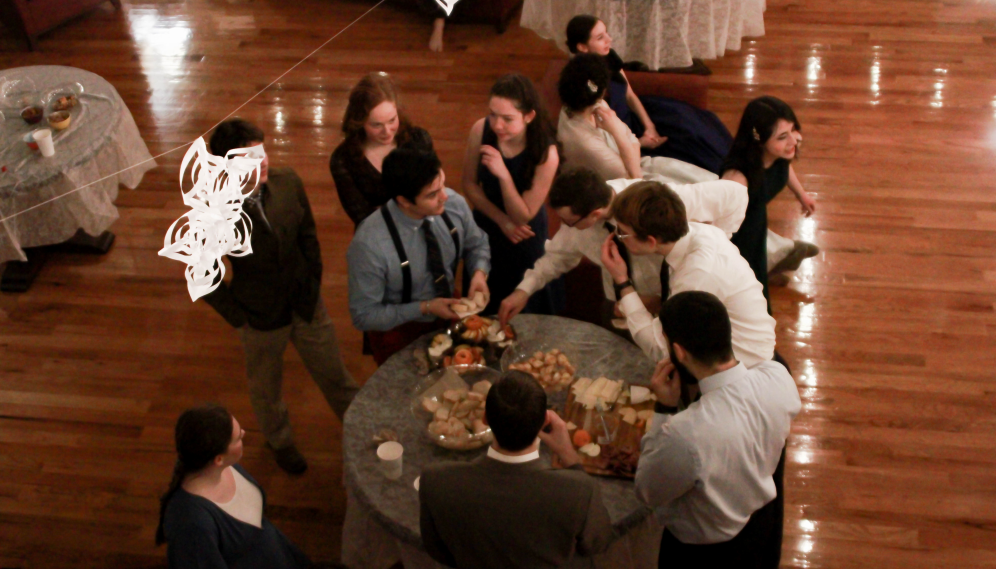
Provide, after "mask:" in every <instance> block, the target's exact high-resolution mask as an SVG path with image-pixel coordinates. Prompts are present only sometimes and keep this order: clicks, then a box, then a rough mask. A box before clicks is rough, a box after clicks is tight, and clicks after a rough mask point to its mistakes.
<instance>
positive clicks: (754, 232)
mask: <svg viewBox="0 0 996 569" xmlns="http://www.w3.org/2000/svg"><path fill="white" fill-rule="evenodd" d="M801 143H802V127H801V126H800V125H799V119H797V118H796V117H795V113H794V112H793V111H792V108H791V107H789V106H788V105H787V104H785V102H784V101H781V100H780V99H776V98H775V97H768V96H765V97H759V98H757V99H754V100H753V101H751V102H750V103H748V104H747V108H745V109H744V115H743V118H741V119H740V127H739V128H738V129H737V136H736V138H735V139H734V141H733V149H732V150H730V154H729V155H728V156H727V157H726V161H725V162H724V163H723V179H724V180H733V181H734V182H739V183H741V184H743V185H745V186H747V194H748V202H747V213H746V215H745V217H744V221H743V223H741V224H740V229H739V230H738V231H737V232H736V233H734V234H733V238H732V239H731V241H732V242H733V244H734V245H736V246H737V248H738V249H740V254H741V255H742V256H743V257H744V259H747V262H748V263H749V264H750V267H751V269H753V270H754V275H755V276H756V277H757V280H758V281H759V282H760V283H761V284H762V285H764V297H765V298H768V252H767V246H766V240H767V233H768V209H767V207H768V202H770V201H771V200H773V199H775V196H777V195H778V193H779V192H781V191H782V190H783V189H784V188H785V187H786V186H788V188H789V189H790V190H792V193H794V194H795V197H796V199H798V200H799V203H800V204H802V213H803V215H805V216H806V217H809V216H810V215H812V214H813V212H815V211H816V202H815V201H814V200H813V198H812V196H810V195H809V194H808V193H807V192H806V190H805V189H803V187H802V183H800V182H799V178H798V176H796V175H795V171H794V170H793V169H792V161H793V160H794V159H795V158H796V153H797V151H798V148H799V145H800V144H801ZM812 247H814V248H815V245H814V246H812ZM817 250H818V249H817ZM814 254H815V253H814Z"/></svg>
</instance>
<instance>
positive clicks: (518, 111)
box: [463, 74, 561, 314]
mask: <svg viewBox="0 0 996 569" xmlns="http://www.w3.org/2000/svg"><path fill="white" fill-rule="evenodd" d="M488 109H489V112H488V116H487V117H486V118H482V119H480V120H478V121H477V122H476V123H474V126H473V127H472V128H471V129H470V138H469V140H468V141H467V155H466V157H465V158H464V163H463V192H464V195H466V196H467V199H469V200H470V202H471V203H472V204H473V205H474V220H475V221H477V224H478V225H479V226H480V228H481V229H483V230H484V232H485V233H487V234H488V240H489V243H490V245H491V274H489V275H488V288H489V289H490V290H491V300H490V302H489V303H488V306H487V307H486V308H485V310H484V311H485V313H487V314H494V313H496V312H497V311H498V306H499V305H500V304H501V301H502V299H504V298H505V297H507V296H508V295H509V294H511V293H512V291H513V290H515V287H516V286H517V285H518V284H519V283H520V282H522V277H523V275H524V274H525V272H526V271H527V270H528V269H531V268H532V266H533V263H534V262H535V261H536V259H539V258H540V257H542V256H543V253H544V245H545V243H546V239H547V216H546V209H545V207H544V203H545V202H546V196H547V194H548V193H549V192H550V186H551V185H552V184H553V178H554V176H556V174H557V168H558V166H559V164H560V155H559V153H558V151H557V140H556V135H555V133H554V130H553V127H552V126H551V124H550V121H549V118H548V117H547V113H546V109H544V108H543V105H542V102H541V101H540V99H539V95H538V94H537V93H536V88H535V87H534V86H533V84H532V82H531V81H530V80H529V79H528V78H526V77H523V76H522V75H518V74H511V75H506V76H504V77H502V78H501V79H499V80H498V82H497V83H495V84H494V86H493V87H491V95H490V99H489V102H488ZM465 284H466V283H465ZM558 284H559V283H558ZM554 286H557V285H554ZM560 303H561V295H560V294H551V286H550V285H548V286H547V287H546V288H545V289H544V290H541V291H539V292H538V293H536V294H534V295H533V296H532V297H531V298H530V299H529V304H528V305H527V306H526V309H525V310H524V312H533V313H540V314H554V313H556V312H557V310H558V309H559V308H560V306H559V304H560Z"/></svg>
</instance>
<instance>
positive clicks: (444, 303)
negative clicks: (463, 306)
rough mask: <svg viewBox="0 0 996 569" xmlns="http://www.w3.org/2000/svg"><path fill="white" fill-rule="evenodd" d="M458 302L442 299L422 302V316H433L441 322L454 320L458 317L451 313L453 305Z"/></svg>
mask: <svg viewBox="0 0 996 569" xmlns="http://www.w3.org/2000/svg"><path fill="white" fill-rule="evenodd" d="M458 302H460V301H459V300H457V299H455V298H442V297H440V298H434V299H432V300H426V301H423V306H424V308H423V309H422V310H423V314H433V315H435V316H438V317H439V318H442V319H443V320H456V319H457V318H459V316H457V313H456V312H454V311H453V305H455V304H457V303H458Z"/></svg>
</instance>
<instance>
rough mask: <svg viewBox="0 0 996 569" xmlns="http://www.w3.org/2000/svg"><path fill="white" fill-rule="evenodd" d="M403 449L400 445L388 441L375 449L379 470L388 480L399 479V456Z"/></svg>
mask: <svg viewBox="0 0 996 569" xmlns="http://www.w3.org/2000/svg"><path fill="white" fill-rule="evenodd" d="M404 452H405V447H403V446H401V443H396V442H394V441H388V442H386V443H383V444H381V445H380V446H379V447H377V458H379V459H380V469H381V472H383V473H384V476H386V477H387V478H388V479H389V480H397V479H398V478H401V455H403V454H404Z"/></svg>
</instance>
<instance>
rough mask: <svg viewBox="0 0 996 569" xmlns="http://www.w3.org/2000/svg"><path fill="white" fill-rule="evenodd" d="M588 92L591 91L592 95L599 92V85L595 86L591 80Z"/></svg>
mask: <svg viewBox="0 0 996 569" xmlns="http://www.w3.org/2000/svg"><path fill="white" fill-rule="evenodd" d="M588 90H589V91H591V92H592V93H597V92H598V85H595V82H594V81H592V80H591V79H589V80H588Z"/></svg>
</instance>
